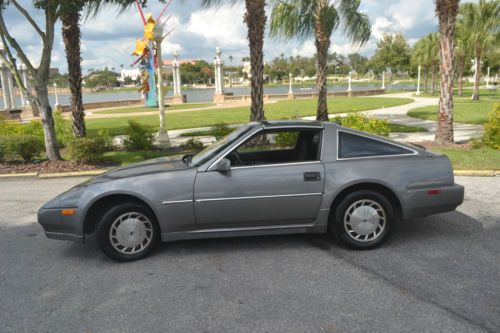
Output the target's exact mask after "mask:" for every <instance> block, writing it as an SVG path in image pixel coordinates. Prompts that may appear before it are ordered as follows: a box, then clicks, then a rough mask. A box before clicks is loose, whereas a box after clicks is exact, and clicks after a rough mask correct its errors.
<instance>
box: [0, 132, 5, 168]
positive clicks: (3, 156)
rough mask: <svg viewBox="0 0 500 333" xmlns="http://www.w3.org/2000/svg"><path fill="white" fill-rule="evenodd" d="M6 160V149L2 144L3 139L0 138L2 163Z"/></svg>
mask: <svg viewBox="0 0 500 333" xmlns="http://www.w3.org/2000/svg"><path fill="white" fill-rule="evenodd" d="M4 159H5V147H4V145H3V143H2V138H1V137H0V162H3V161H4Z"/></svg>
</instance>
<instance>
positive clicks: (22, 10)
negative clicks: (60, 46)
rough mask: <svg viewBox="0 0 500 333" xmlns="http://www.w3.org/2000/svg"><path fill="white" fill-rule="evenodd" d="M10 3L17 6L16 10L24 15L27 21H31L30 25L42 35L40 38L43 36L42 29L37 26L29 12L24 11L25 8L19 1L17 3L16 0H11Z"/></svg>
mask: <svg viewBox="0 0 500 333" xmlns="http://www.w3.org/2000/svg"><path fill="white" fill-rule="evenodd" d="M11 2H12V4H13V5H14V7H16V8H17V10H18V11H19V12H20V13H21V14H23V15H24V17H26V19H27V20H28V22H29V23H31V25H32V26H33V28H34V29H35V30H36V32H38V34H39V35H40V36H41V37H42V38H45V33H44V32H43V31H42V29H40V27H39V26H38V24H36V22H35V20H33V18H32V17H31V16H30V14H29V13H28V12H27V11H26V9H24V8H23V7H22V6H21V5H20V4H19V3H17V1H16V0H11Z"/></svg>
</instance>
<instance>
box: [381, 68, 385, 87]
mask: <svg viewBox="0 0 500 333" xmlns="http://www.w3.org/2000/svg"><path fill="white" fill-rule="evenodd" d="M382 89H385V71H383V72H382Z"/></svg>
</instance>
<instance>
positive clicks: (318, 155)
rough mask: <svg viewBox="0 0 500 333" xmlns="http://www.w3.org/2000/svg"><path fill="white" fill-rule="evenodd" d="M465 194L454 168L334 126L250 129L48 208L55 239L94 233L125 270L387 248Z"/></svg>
mask: <svg viewBox="0 0 500 333" xmlns="http://www.w3.org/2000/svg"><path fill="white" fill-rule="evenodd" d="M463 197H464V188H463V187H462V186H460V185H457V184H455V183H454V178H453V170H452V167H451V164H450V161H449V160H448V158H447V157H446V156H441V155H438V154H434V153H431V152H427V151H425V150H423V149H420V148H417V147H414V146H409V145H403V144H400V143H396V142H393V141H391V140H389V139H386V138H382V137H378V136H374V135H369V134H367V133H363V132H359V131H355V130H352V129H348V128H344V127H340V126H338V125H336V124H333V123H323V122H307V121H288V122H282V121H273V122H256V123H249V124H247V125H244V126H241V127H240V128H238V129H236V130H234V131H233V132H232V133H231V134H229V135H228V136H227V137H225V138H224V139H222V140H220V141H218V142H216V143H215V144H213V145H212V146H210V147H208V148H206V149H205V150H203V151H202V152H200V153H198V154H196V155H186V156H184V157H182V158H180V157H179V158H166V157H165V158H159V159H154V160H149V161H145V162H142V163H138V164H133V165H130V166H126V167H121V168H118V169H114V170H111V171H109V172H107V173H105V174H103V175H101V176H98V177H95V178H92V179H90V180H88V181H86V182H84V183H82V184H80V185H78V186H76V187H74V188H72V189H70V190H69V191H67V192H65V193H63V194H61V195H59V196H57V197H56V198H54V199H52V200H50V201H49V202H48V203H46V204H45V205H44V206H43V207H42V208H41V209H40V210H39V212H38V221H39V223H40V224H41V225H42V226H43V228H44V231H45V234H46V236H47V237H48V238H55V239H65V240H75V241H84V240H85V237H87V235H89V234H93V233H95V235H96V238H97V242H98V244H99V246H100V248H101V249H102V251H103V252H104V253H105V254H106V255H108V256H109V257H111V258H113V259H115V260H120V261H128V260H135V259H140V258H143V257H145V256H146V255H148V254H149V253H151V251H152V250H153V248H154V247H155V245H157V244H158V243H159V241H160V240H162V241H177V240H183V239H194V238H209V237H235V236H250V235H276V234H293V233H326V232H331V233H333V234H334V235H335V236H336V238H337V239H338V240H339V241H340V242H341V243H343V244H345V245H347V246H349V247H351V248H355V249H368V248H373V247H375V246H377V245H380V244H381V243H382V242H383V241H384V240H385V239H386V238H387V236H388V235H389V233H390V230H391V227H392V226H393V225H394V223H396V222H397V221H400V220H403V219H411V218H415V217H420V216H427V215H430V214H436V213H442V212H447V211H451V210H454V209H455V208H456V207H457V206H458V205H460V204H461V203H462V201H463Z"/></svg>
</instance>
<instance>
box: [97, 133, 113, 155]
mask: <svg viewBox="0 0 500 333" xmlns="http://www.w3.org/2000/svg"><path fill="white" fill-rule="evenodd" d="M97 136H98V137H100V138H102V139H103V140H104V144H105V146H106V149H107V150H111V149H113V136H112V135H111V132H110V131H109V129H107V128H103V129H100V130H98V131H97Z"/></svg>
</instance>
